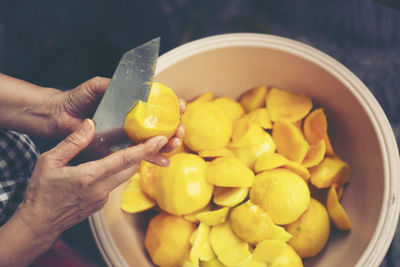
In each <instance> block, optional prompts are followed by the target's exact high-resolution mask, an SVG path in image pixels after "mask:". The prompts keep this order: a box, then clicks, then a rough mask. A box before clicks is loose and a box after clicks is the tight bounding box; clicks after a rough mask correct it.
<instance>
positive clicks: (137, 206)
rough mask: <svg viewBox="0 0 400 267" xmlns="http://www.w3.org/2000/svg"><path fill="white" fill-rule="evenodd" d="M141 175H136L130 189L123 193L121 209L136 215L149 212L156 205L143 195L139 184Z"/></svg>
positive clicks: (130, 183) (129, 186)
mask: <svg viewBox="0 0 400 267" xmlns="http://www.w3.org/2000/svg"><path fill="white" fill-rule="evenodd" d="M139 180H140V175H139V174H138V173H136V174H135V175H134V176H132V178H131V180H130V182H129V185H128V188H127V189H126V190H124V192H123V193H122V201H121V205H120V207H121V209H122V210H123V211H125V212H128V213H136V212H141V211H144V210H148V209H150V208H152V207H154V206H155V205H156V203H155V202H154V201H153V200H152V199H151V198H149V197H148V196H147V195H146V194H145V193H143V191H142V189H141V188H140V184H139Z"/></svg>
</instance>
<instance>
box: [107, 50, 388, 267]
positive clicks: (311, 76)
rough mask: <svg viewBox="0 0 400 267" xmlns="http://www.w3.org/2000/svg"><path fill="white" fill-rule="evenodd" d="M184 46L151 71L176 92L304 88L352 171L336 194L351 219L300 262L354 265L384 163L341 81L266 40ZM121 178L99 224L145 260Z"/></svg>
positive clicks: (376, 213) (370, 227)
mask: <svg viewBox="0 0 400 267" xmlns="http://www.w3.org/2000/svg"><path fill="white" fill-rule="evenodd" d="M185 53H187V52H185V51H183V52H182V54H179V53H178V54H177V53H175V54H174V55H173V57H172V55H168V54H167V55H165V56H163V57H161V58H160V60H159V62H158V65H159V66H158V67H157V70H158V72H157V74H156V78H155V79H156V80H157V81H160V82H162V83H164V84H165V85H167V86H169V87H170V88H172V89H173V90H174V91H175V92H176V93H177V95H178V96H180V97H182V98H184V99H187V100H189V99H191V98H193V97H195V96H197V95H198V94H200V93H202V92H208V91H213V92H215V93H216V95H217V96H230V97H233V98H237V97H238V96H239V95H240V94H241V93H243V92H244V91H246V90H248V89H250V88H252V87H254V86H256V85H261V84H265V85H268V86H270V87H273V86H276V87H279V88H285V89H288V90H290V91H293V92H301V93H304V94H306V95H309V96H310V97H312V99H313V103H314V106H317V107H323V108H324V110H325V112H326V114H327V117H328V125H329V127H328V128H329V134H330V137H331V140H332V144H333V147H334V149H335V151H336V152H337V154H338V155H339V156H340V157H342V158H343V159H344V160H345V161H347V162H348V163H349V164H350V166H351V168H352V171H353V177H352V181H351V183H350V185H348V186H347V187H346V188H345V191H344V194H343V198H342V205H343V206H344V209H345V210H346V211H347V213H348V215H349V217H350V220H351V222H352V226H353V227H352V230H351V231H350V232H348V233H343V232H341V233H339V232H336V231H333V233H332V234H331V237H330V240H329V241H328V244H327V246H326V248H325V249H324V250H323V251H322V253H320V254H319V255H318V256H317V257H315V258H312V259H307V260H305V261H304V263H305V266H342V267H345V266H354V265H355V264H356V263H357V261H358V260H359V259H360V257H361V255H362V253H363V252H364V250H365V249H366V247H367V245H368V243H369V241H370V239H371V237H372V235H373V233H374V230H375V228H376V226H377V223H378V219H379V217H380V213H381V206H382V199H383V192H384V179H383V178H384V171H383V163H382V162H383V158H382V151H381V149H380V146H379V142H378V138H377V135H376V132H375V130H374V126H373V125H372V123H371V122H370V118H369V117H368V114H367V112H365V110H364V109H363V107H362V105H361V104H360V103H359V101H358V100H357V97H356V96H355V95H354V94H353V93H352V92H350V91H349V90H348V88H347V84H346V82H345V81H343V80H340V79H338V78H337V76H335V75H334V74H331V73H329V72H328V71H327V70H326V69H325V68H324V65H321V64H320V63H316V62H313V60H312V59H310V58H309V57H308V56H306V55H301V54H298V53H295V52H292V51H287V50H285V49H282V48H279V47H274V46H273V45H268V43H266V44H265V45H260V46H255V45H246V44H242V43H239V44H237V45H230V46H226V47H223V48H222V47H218V46H210V47H207V49H203V50H201V51H200V50H199V52H198V53H193V52H190V53H189V54H190V55H189V56H188V55H187V54H188V53H187V54H185ZM172 59H173V60H172ZM124 186H126V184H125V185H122V186H120V187H119V188H117V189H116V190H114V191H113V192H112V193H111V195H110V198H109V201H108V202H107V204H106V205H105V207H104V209H103V212H104V217H105V222H106V224H107V228H108V230H109V232H110V234H111V236H112V239H113V241H114V243H115V245H116V247H117V249H118V251H119V252H120V254H121V255H122V257H123V259H124V260H125V261H126V263H127V264H129V265H131V266H144V267H145V266H152V265H151V263H150V261H149V259H148V257H147V255H146V253H145V250H144V246H143V238H144V232H145V229H146V222H147V219H148V216H149V214H148V213H147V214H146V213H145V214H140V215H129V214H125V213H123V212H122V211H121V210H120V209H119V203H120V200H121V192H122V190H123V188H124ZM350 251H351V253H350Z"/></svg>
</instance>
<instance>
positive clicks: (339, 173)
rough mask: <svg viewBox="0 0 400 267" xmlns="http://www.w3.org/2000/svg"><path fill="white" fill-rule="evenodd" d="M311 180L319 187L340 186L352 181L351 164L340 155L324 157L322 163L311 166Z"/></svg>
mask: <svg viewBox="0 0 400 267" xmlns="http://www.w3.org/2000/svg"><path fill="white" fill-rule="evenodd" d="M310 174H311V178H310V182H311V183H312V184H313V185H315V186H316V187H317V188H328V187H330V186H332V185H334V186H336V187H338V186H341V185H343V184H345V183H348V182H350V178H351V169H350V166H349V165H348V164H347V163H346V162H344V161H343V160H341V159H340V158H339V157H333V158H328V157H326V158H324V160H322V161H321V163H320V164H318V165H317V166H315V167H312V168H310Z"/></svg>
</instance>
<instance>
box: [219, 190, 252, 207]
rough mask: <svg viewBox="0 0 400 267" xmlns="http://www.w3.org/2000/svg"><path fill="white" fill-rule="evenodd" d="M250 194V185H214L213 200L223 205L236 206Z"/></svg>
mask: <svg viewBox="0 0 400 267" xmlns="http://www.w3.org/2000/svg"><path fill="white" fill-rule="evenodd" d="M248 194H249V188H248V187H219V186H214V193H213V195H214V197H213V201H214V203H215V204H217V205H219V206H222V207H234V206H236V205H237V204H239V203H241V202H242V201H243V200H244V199H245V198H246V197H247V195H248Z"/></svg>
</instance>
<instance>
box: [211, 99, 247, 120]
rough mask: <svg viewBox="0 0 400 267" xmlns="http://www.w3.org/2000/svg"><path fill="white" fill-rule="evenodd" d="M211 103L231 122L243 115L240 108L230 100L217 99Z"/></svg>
mask: <svg viewBox="0 0 400 267" xmlns="http://www.w3.org/2000/svg"><path fill="white" fill-rule="evenodd" d="M213 103H214V104H217V105H218V106H219V107H220V108H221V109H222V110H223V111H224V112H225V114H226V115H228V117H229V118H230V119H231V121H232V122H233V121H235V120H237V119H239V118H240V117H242V116H243V114H244V110H243V108H242V106H241V105H240V104H239V103H238V102H236V101H235V100H233V99H232V98H229V97H219V98H217V99H214V100H213Z"/></svg>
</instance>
